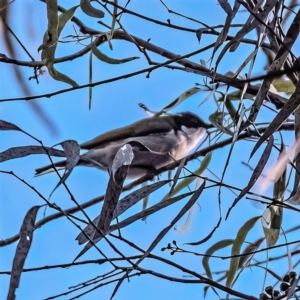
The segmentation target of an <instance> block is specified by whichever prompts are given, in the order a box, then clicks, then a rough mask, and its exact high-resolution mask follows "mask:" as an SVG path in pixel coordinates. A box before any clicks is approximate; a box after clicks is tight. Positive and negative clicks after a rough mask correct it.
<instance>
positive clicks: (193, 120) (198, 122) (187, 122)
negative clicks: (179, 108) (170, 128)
mask: <svg viewBox="0 0 300 300" xmlns="http://www.w3.org/2000/svg"><path fill="white" fill-rule="evenodd" d="M174 119H175V122H176V124H177V126H178V127H181V126H185V127H188V128H201V127H202V128H206V129H208V128H211V125H210V124H207V123H205V122H204V121H203V120H202V119H201V118H199V117H198V116H197V115H195V114H193V113H191V112H183V113H180V114H178V115H176V116H174Z"/></svg>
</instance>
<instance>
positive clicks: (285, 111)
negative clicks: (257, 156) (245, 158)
mask: <svg viewBox="0 0 300 300" xmlns="http://www.w3.org/2000/svg"><path fill="white" fill-rule="evenodd" d="M299 105H300V80H299V81H298V84H297V86H296V90H295V92H294V93H293V95H292V96H291V98H290V99H289V100H288V101H287V102H286V103H285V105H284V106H283V108H282V109H281V110H280V112H279V113H278V114H277V115H276V116H275V118H274V119H273V120H272V122H271V124H270V125H269V126H268V128H267V129H266V131H265V132H264V133H263V135H262V136H261V137H260V139H259V140H258V141H257V143H256V144H255V146H254V148H253V150H252V152H251V157H252V156H253V154H254V153H255V152H256V150H257V149H258V148H259V147H260V146H261V144H262V143H263V142H264V141H266V140H267V139H268V138H269V136H271V135H272V134H273V133H274V132H276V131H277V130H278V128H279V127H280V126H281V125H282V123H283V122H284V121H285V120H286V119H287V118H288V117H289V116H290V115H291V114H292V113H293V112H294V111H295V109H296V108H297V107H298V106H299Z"/></svg>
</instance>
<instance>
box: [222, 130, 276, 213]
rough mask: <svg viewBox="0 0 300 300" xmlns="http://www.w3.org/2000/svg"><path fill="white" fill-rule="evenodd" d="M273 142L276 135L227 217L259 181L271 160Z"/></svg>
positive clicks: (269, 142) (270, 140) (271, 138)
mask: <svg viewBox="0 0 300 300" xmlns="http://www.w3.org/2000/svg"><path fill="white" fill-rule="evenodd" d="M273 143H274V137H273V136H271V137H270V139H269V141H268V144H267V146H266V148H265V150H264V152H263V154H262V156H261V158H260V159H259V162H258V164H257V166H256V167H255V169H254V171H253V173H252V175H251V178H250V180H249V182H248V184H247V186H246V187H245V188H244V189H243V190H242V191H241V193H240V194H239V195H238V196H237V198H236V199H235V200H234V202H233V204H232V206H231V207H230V209H229V210H228V213H227V215H226V218H227V217H228V215H229V213H230V210H231V209H232V208H233V207H234V206H235V205H236V204H237V203H238V202H239V201H240V200H241V199H242V198H243V197H244V196H245V195H246V194H247V193H248V192H249V191H250V189H251V188H252V187H253V185H254V184H255V182H256V181H257V179H258V178H259V176H260V174H261V173H262V171H263V169H264V167H265V165H266V163H267V162H268V160H269V157H270V154H271V151H272V147H273Z"/></svg>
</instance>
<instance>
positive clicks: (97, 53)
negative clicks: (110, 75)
mask: <svg viewBox="0 0 300 300" xmlns="http://www.w3.org/2000/svg"><path fill="white" fill-rule="evenodd" d="M91 48H92V52H93V54H94V55H95V56H96V57H97V58H98V59H99V60H101V61H104V62H106V63H108V64H112V65H116V64H123V63H126V62H129V61H132V60H135V59H139V57H138V56H132V57H128V58H123V59H115V58H111V57H108V56H107V55H105V54H104V53H103V52H101V51H100V50H99V49H98V48H97V47H96V46H95V44H94V43H92V44H91Z"/></svg>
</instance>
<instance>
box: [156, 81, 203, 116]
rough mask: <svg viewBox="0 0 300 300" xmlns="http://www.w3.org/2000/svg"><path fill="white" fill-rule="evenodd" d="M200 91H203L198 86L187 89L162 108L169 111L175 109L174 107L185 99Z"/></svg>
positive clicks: (163, 110)
mask: <svg viewBox="0 0 300 300" xmlns="http://www.w3.org/2000/svg"><path fill="white" fill-rule="evenodd" d="M200 91H201V89H200V88H197V87H193V88H191V89H189V90H187V91H186V92H184V93H182V94H181V95H180V96H179V97H177V98H176V99H175V100H174V101H172V102H171V103H170V104H168V105H167V106H165V107H164V108H163V109H162V112H167V111H169V110H171V109H173V108H174V107H176V106H178V105H179V104H181V103H182V102H183V101H185V100H186V99H187V98H189V97H191V96H193V95H195V94H197V93H198V92H200Z"/></svg>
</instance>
